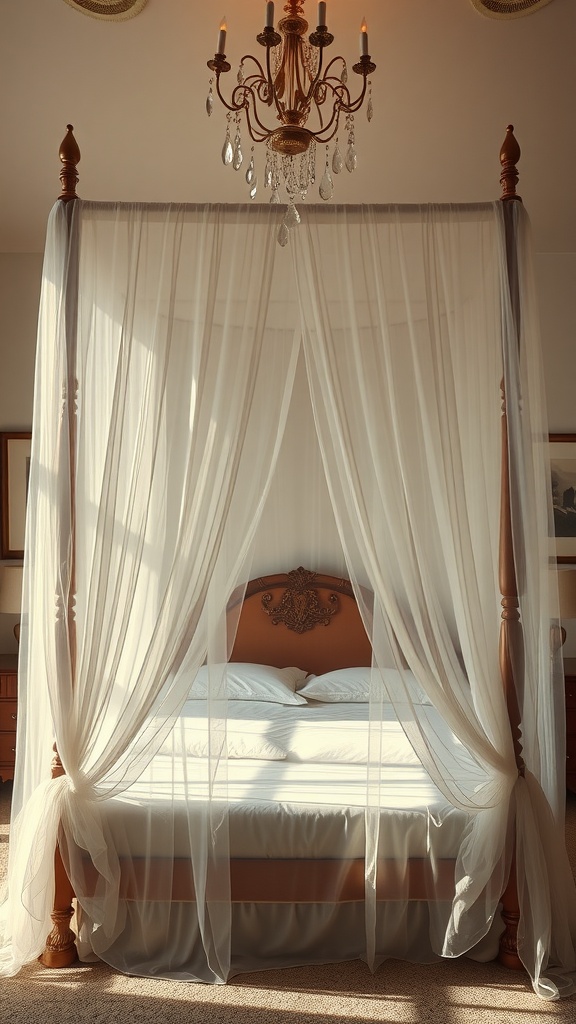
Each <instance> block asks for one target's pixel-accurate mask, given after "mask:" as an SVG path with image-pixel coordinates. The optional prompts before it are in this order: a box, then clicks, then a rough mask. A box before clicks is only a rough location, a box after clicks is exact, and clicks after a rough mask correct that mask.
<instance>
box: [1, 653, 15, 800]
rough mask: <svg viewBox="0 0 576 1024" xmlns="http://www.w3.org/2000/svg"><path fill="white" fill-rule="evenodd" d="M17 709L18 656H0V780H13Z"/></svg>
mask: <svg viewBox="0 0 576 1024" xmlns="http://www.w3.org/2000/svg"><path fill="white" fill-rule="evenodd" d="M17 708H18V655H17V654H0V779H2V782H7V781H8V779H13V778H14V762H15V759H16V712H17Z"/></svg>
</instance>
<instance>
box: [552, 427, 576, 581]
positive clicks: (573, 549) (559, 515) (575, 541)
mask: <svg viewBox="0 0 576 1024" xmlns="http://www.w3.org/2000/svg"><path fill="white" fill-rule="evenodd" d="M548 440H549V442H550V482H551V487H552V505H553V509H554V532H555V544H556V561H557V562H559V563H562V562H566V563H568V562H576V434H550V435H549V437H548Z"/></svg>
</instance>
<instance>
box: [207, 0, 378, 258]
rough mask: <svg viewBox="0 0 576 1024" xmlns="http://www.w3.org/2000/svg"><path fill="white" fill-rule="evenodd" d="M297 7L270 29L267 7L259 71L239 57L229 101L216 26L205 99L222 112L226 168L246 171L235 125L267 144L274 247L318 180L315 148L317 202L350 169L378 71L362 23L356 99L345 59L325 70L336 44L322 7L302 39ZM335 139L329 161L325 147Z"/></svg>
mask: <svg viewBox="0 0 576 1024" xmlns="http://www.w3.org/2000/svg"><path fill="white" fill-rule="evenodd" d="M303 7H304V3H303V0H288V2H287V3H286V4H285V5H284V14H285V17H283V18H281V19H280V21H279V22H278V26H277V29H276V28H275V27H274V4H273V3H267V4H266V24H265V26H264V29H263V31H262V32H260V33H259V34H258V35H257V37H256V38H257V40H258V42H259V43H260V45H261V46H263V47H264V49H265V60H264V65H265V66H263V63H261V62H260V61H259V60H258V59H257V58H256V57H253V56H251V55H250V54H247V55H245V56H244V57H242V60H241V61H240V67H239V69H238V75H237V84H236V86H235V88H234V89H233V90H232V95H231V97H230V99H229V100H227V99H226V98H225V97H224V96H223V94H222V91H221V88H220V76H221V75H222V74H223V73H224V72H227V71H230V69H231V67H230V64H229V63H228V61H227V60H226V54H225V52H224V49H225V45H226V22H225V20H223V21H222V24H221V26H220V32H219V35H218V52H217V53H215V54H214V57H213V59H212V60H209V61H208V67H209V68H210V70H211V71H212V72H213V73H214V76H213V77H212V78H211V79H210V89H209V92H208V98H207V100H206V111H207V113H208V115H210V114H211V113H212V110H213V108H214V92H213V85H214V84H215V88H216V93H217V95H218V96H219V98H220V100H221V101H222V103H223V104H224V106H225V108H226V110H227V111H228V113H227V115H226V117H227V124H226V137H225V139H224V145H223V148H222V160H223V162H224V164H225V165H230V166H232V167H233V168H234V169H235V170H236V171H239V170H240V168H241V167H242V165H243V164H244V159H245V158H244V153H243V149H242V138H241V125H242V122H243V121H244V123H245V127H246V128H247V130H248V134H249V136H250V139H251V140H252V142H253V143H255V142H264V143H265V144H266V164H265V170H264V187H265V188H268V189H270V190H271V198H270V202H271V203H279V202H281V198H280V194H279V190H280V187H281V186H282V185H283V186H284V188H285V190H286V194H287V198H288V205H287V209H286V214H285V217H284V221H283V223H282V225H281V228H280V232H279V235H278V241H279V242H280V244H281V245H285V244H286V242H287V241H288V231H289V228H291V227H293V226H294V225H295V224H297V223H299V221H300V215H299V213H298V210H297V209H296V205H295V204H296V201H297V200H298V199H305V197H306V195H307V193H308V189H309V188H310V186H311V185H313V184H314V183H315V180H316V146H317V144H320V145H325V147H326V150H325V156H324V168H323V174H322V178H321V180H320V186H319V192H320V196H321V198H322V199H326V200H328V199H331V198H332V195H333V193H334V179H333V174H339V173H340V171H341V170H342V169H343V168H344V167H346V168H347V170H348V171H354V170H355V168H356V160H357V157H356V146H355V137H354V114H355V113H356V111H358V110H359V109H360V107H361V106H362V104H363V102H364V99H365V97H366V93H367V92H368V103H367V107H366V113H367V117H368V120H369V121H370V120H371V119H372V96H371V83H370V81H368V76H369V75H370V74H372V72H373V71H375V69H376V65H375V64H373V63H372V61H371V59H370V55H369V53H368V31H367V27H366V22H365V21H363V22H362V25H361V28H360V59H359V60H358V62H357V63H356V64H354V65H353V66H352V70H353V71H354V72H355V73H356V74H357V75H361V76H362V88H361V90H360V94H359V96H358V97H357V98H356V99H354V100H353V99H352V98H351V96H350V91H349V89H348V84H347V83H348V67H347V64H346V61H345V60H344V58H343V57H333V58H332V60H331V61H329V62H328V63H327V64H326V67H324V50H325V48H326V47H327V46H330V44H331V43H332V42H333V40H334V36H333V35H332V34H331V33H330V32H329V31H328V28H327V25H326V3H319V4H318V25H317V27H316V30H315V31H314V32H311V33H310V35H309V36H308V39H306V38H305V36H306V32H307V30H308V22H307V21H306V20H305V18H304V17H303V14H304V10H303ZM341 114H342V117H343V119H344V132H345V136H346V138H345V142H344V144H343V149H344V155H342V152H341V149H340V144H339V139H338V130H339V127H340V115H341ZM332 139H334V140H335V141H334V146H333V151H332V156H331V157H330V153H329V146H328V143H329V142H331V140H332ZM245 176H246V183H247V185H248V189H249V195H250V198H251V199H254V198H255V197H256V193H257V190H258V179H257V176H256V169H255V165H254V145H252V147H251V152H250V156H249V158H248V164H247V170H246V172H245Z"/></svg>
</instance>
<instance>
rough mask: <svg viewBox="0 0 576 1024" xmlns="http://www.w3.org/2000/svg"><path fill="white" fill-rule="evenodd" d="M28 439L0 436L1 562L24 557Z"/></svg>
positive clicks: (26, 433) (19, 434)
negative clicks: (5, 559) (3, 559)
mask: <svg viewBox="0 0 576 1024" xmlns="http://www.w3.org/2000/svg"><path fill="white" fill-rule="evenodd" d="M31 438H32V434H31V433H30V431H19V432H16V433H0V512H1V515H2V522H1V527H2V530H1V540H2V543H1V552H0V555H1V557H2V558H18V559H22V558H23V557H24V534H25V529H26V499H27V496H28V478H29V474H30V447H31Z"/></svg>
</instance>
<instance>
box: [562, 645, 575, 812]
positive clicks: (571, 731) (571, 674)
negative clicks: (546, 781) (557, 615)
mask: <svg viewBox="0 0 576 1024" xmlns="http://www.w3.org/2000/svg"><path fill="white" fill-rule="evenodd" d="M564 685H565V688H566V788H567V789H569V790H571V791H572V793H576V658H564Z"/></svg>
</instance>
